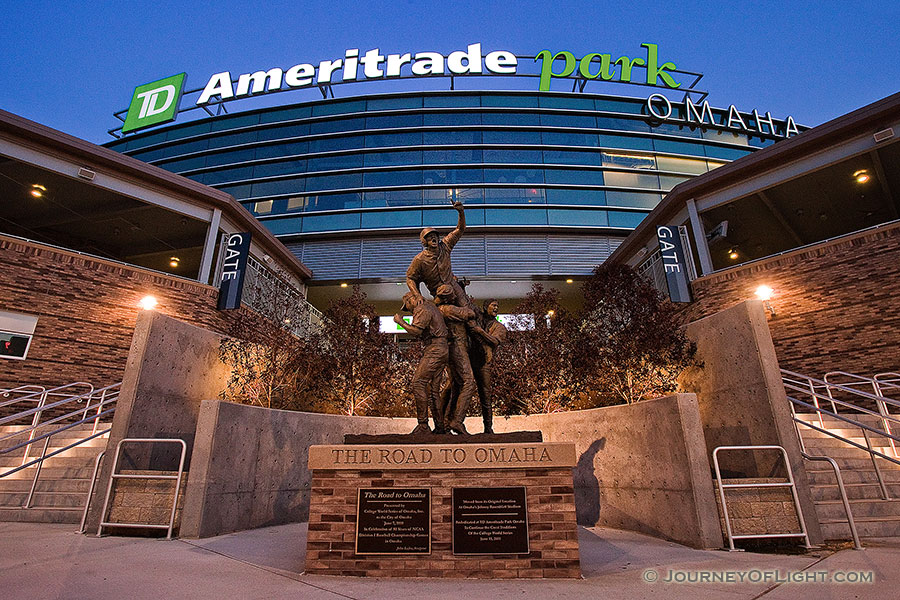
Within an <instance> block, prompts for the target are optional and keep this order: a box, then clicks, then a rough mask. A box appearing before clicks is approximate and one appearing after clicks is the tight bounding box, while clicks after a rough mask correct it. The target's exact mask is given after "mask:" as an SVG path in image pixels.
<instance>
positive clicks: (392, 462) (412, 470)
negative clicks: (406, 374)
mask: <svg viewBox="0 0 900 600" xmlns="http://www.w3.org/2000/svg"><path fill="white" fill-rule="evenodd" d="M397 448H400V447H398V446H393V447H388V446H383V447H379V446H313V447H311V448H310V469H311V470H312V490H311V499H310V510H309V533H308V537H307V546H306V572H307V573H315V574H323V575H342V576H358V577H435V578H445V577H457V578H464V577H465V578H560V577H563V578H565V577H569V578H571V577H579V576H580V575H581V566H580V562H579V555H578V537H577V530H576V523H575V496H574V492H573V483H572V466H573V465H574V462H575V448H574V445H572V444H542V443H531V444H527V443H522V444H485V445H481V444H466V445H463V444H460V445H444V444H441V445H432V446H428V447H427V448H428V449H429V450H430V455H431V456H430V459H429V460H428V461H423V460H421V459H422V456H421V455H419V456H418V458H417V459H416V460H417V461H418V462H416V463H409V462H407V461H405V460H403V459H402V457H403V456H407V457H408V456H409V453H410V452H411V451H413V450H417V451H419V452H421V448H416V447H412V448H411V447H409V446H407V447H406V448H405V450H404V452H405V454H404V453H401V452H397V451H396V449H397ZM362 450H369V452H368V453H363V452H361V451H362ZM460 450H462V451H463V452H460ZM514 450H515V451H514ZM348 452H349V454H348ZM463 454H465V458H464V459H463V458H462V455H463ZM413 456H416V455H415V454H414V455H413ZM526 458H527V460H526ZM456 459H460V460H456ZM323 467H324V468H323ZM522 486H524V487H525V498H526V505H527V517H528V540H529V547H528V549H529V553H528V554H488V555H477V556H470V555H454V554H453V547H452V503H451V494H452V490H453V488H478V487H484V488H497V487H522ZM365 488H429V489H430V490H431V552H430V553H429V554H384V555H357V554H356V553H355V539H356V521H357V502H358V496H359V490H360V489H365Z"/></svg>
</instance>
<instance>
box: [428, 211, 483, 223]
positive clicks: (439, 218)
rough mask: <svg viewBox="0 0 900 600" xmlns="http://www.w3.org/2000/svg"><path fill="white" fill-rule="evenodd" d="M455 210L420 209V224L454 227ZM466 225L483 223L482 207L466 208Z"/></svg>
mask: <svg viewBox="0 0 900 600" xmlns="http://www.w3.org/2000/svg"><path fill="white" fill-rule="evenodd" d="M457 219H458V216H457V212H456V210H454V209H452V208H447V209H444V210H440V209H436V208H435V209H431V210H425V211H422V225H423V226H425V227H456V220H457ZM466 225H484V209H483V208H468V207H467V208H466Z"/></svg>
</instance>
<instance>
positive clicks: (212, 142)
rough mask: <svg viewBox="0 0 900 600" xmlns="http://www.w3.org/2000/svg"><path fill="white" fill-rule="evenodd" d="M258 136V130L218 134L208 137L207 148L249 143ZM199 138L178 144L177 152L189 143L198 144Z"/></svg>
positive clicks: (181, 150)
mask: <svg viewBox="0 0 900 600" xmlns="http://www.w3.org/2000/svg"><path fill="white" fill-rule="evenodd" d="M258 136H259V132H258V131H242V132H240V133H231V134H229V135H220V136H218V137H211V138H209V148H210V149H213V148H225V147H226V146H240V145H241V144H249V143H251V142H255V141H256V140H257V137H258ZM200 143H201V140H198V141H197V142H191V143H190V144H182V145H180V146H178V147H177V148H178V153H179V154H180V153H182V152H185V150H183V148H186V147H188V146H189V145H191V144H200Z"/></svg>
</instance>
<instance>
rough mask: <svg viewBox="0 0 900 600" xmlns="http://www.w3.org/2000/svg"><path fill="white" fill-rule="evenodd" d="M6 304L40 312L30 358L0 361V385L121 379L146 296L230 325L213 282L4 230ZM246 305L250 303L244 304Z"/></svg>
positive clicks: (1, 273) (179, 314) (1, 270)
mask: <svg viewBox="0 0 900 600" xmlns="http://www.w3.org/2000/svg"><path fill="white" fill-rule="evenodd" d="M0 287H2V288H3V305H2V309H3V310H7V311H12V312H21V313H26V314H29V315H34V316H37V317H38V323H37V328H36V329H35V335H34V339H33V340H32V343H31V348H30V349H29V351H28V358H27V359H26V360H24V361H21V360H2V361H0V388H6V387H14V386H17V385H22V384H25V383H40V384H42V385H46V386H54V385H60V384H64V383H69V382H72V381H87V382H90V383H93V384H94V385H95V386H96V387H103V386H106V385H110V384H113V383H117V382H119V381H121V380H122V374H123V371H124V369H125V361H126V359H127V357H128V350H129V348H130V346H131V337H132V334H133V333H134V326H135V323H136V322H137V318H138V315H139V314H140V313H141V312H142V311H141V309H140V308H139V307H138V302H139V301H140V299H141V298H143V297H144V296H147V295H152V296H155V297H156V299H157V300H158V301H159V305H158V307H157V309H156V311H157V312H159V313H161V314H165V315H169V316H172V317H175V318H178V319H181V320H184V321H188V322H191V323H194V324H196V325H199V326H202V327H205V328H207V329H211V330H213V331H220V332H221V331H227V329H228V322H229V319H231V318H233V313H234V311H230V312H222V311H218V310H216V299H217V297H218V291H217V290H216V289H215V288H213V287H210V286H208V285H203V284H200V283H198V282H196V281H190V280H188V279H183V278H180V277H171V276H167V275H164V274H162V273H158V272H156V271H150V270H148V269H142V268H139V267H132V266H128V265H123V264H120V263H116V262H113V261H106V260H103V259H100V258H95V257H92V256H86V255H83V254H78V253H76V252H71V251H66V250H61V249H58V248H53V247H50V246H44V245H42V244H36V243H31V242H25V241H22V240H18V239H15V238H10V237H5V236H2V235H0ZM241 310H248V309H246V308H243V309H241Z"/></svg>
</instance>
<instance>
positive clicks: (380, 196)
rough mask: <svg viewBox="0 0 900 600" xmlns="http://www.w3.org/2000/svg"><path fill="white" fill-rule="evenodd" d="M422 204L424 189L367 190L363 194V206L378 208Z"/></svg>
mask: <svg viewBox="0 0 900 600" xmlns="http://www.w3.org/2000/svg"><path fill="white" fill-rule="evenodd" d="M421 204H422V190H386V191H380V192H366V193H365V194H364V195H363V206H364V207H366V208H376V207H382V206H419V205H421Z"/></svg>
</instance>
